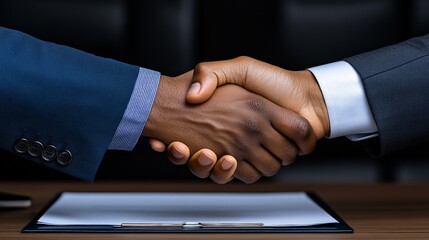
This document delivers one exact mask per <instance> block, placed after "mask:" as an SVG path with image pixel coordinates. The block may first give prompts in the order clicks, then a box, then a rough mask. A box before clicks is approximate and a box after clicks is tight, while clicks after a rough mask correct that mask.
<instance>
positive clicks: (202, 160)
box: [198, 153, 213, 166]
mask: <svg viewBox="0 0 429 240" xmlns="http://www.w3.org/2000/svg"><path fill="white" fill-rule="evenodd" d="M198 162H199V163H200V164H201V165H202V166H209V165H210V164H212V163H213V159H211V158H210V157H208V156H207V155H205V154H204V153H202V154H201V155H200V156H199V157H198Z"/></svg>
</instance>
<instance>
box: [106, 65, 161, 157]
mask: <svg viewBox="0 0 429 240" xmlns="http://www.w3.org/2000/svg"><path fill="white" fill-rule="evenodd" d="M160 76H161V74H160V73H159V72H156V71H152V70H149V69H145V68H140V70H139V74H138V76H137V80H136V83H135V85H134V90H133V92H132V94H131V98H130V101H129V102H128V105H127V108H126V110H125V112H124V116H123V117H122V120H121V122H120V123H119V126H118V128H117V129H116V132H115V135H114V136H113V139H112V142H111V144H110V146H109V149H111V150H126V151H131V150H133V148H134V147H135V145H136V144H137V142H138V140H139V139H140V136H141V133H142V131H143V128H144V126H145V124H146V121H147V119H148V117H149V114H150V111H151V109H152V105H153V102H154V99H155V96H156V91H157V89H158V84H159V79H160ZM112 101H114V99H112Z"/></svg>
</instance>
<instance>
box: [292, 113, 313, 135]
mask: <svg viewBox="0 0 429 240" xmlns="http://www.w3.org/2000/svg"><path fill="white" fill-rule="evenodd" d="M295 127H296V131H297V133H298V135H299V136H300V137H301V138H303V139H307V138H308V137H310V136H311V132H312V131H313V129H312V127H311V125H310V123H309V122H308V121H307V119H305V118H302V119H297V120H296V122H295Z"/></svg>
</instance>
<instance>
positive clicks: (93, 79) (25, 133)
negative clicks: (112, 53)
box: [0, 28, 139, 180]
mask: <svg viewBox="0 0 429 240" xmlns="http://www.w3.org/2000/svg"><path fill="white" fill-rule="evenodd" d="M138 71H139V68H138V67H137V66H132V65H128V64H124V63H121V62H117V61H114V60H111V59H106V58H100V57H97V56H94V55H91V54H88V53H85V52H82V51H79V50H75V49H72V48H69V47H65V46H61V45H57V44H53V43H48V42H44V41H40V40H37V39H35V38H33V37H31V36H28V35H26V34H24V33H21V32H18V31H14V30H10V29H6V28H0V119H1V121H0V147H1V148H3V149H5V150H8V151H11V152H16V153H17V154H19V155H21V156H22V157H24V158H27V159H30V160H32V161H35V162H38V163H41V164H44V165H47V166H49V167H52V168H55V169H57V170H59V171H62V172H65V173H67V174H70V175H73V176H75V177H78V178H81V179H84V180H92V179H93V178H94V176H95V173H96V171H97V169H98V166H99V164H100V162H101V160H102V158H103V156H104V153H105V152H106V150H107V148H108V147H109V144H110V143H111V141H112V138H113V136H114V134H115V131H116V129H117V127H118V125H119V122H120V121H121V119H122V116H123V113H124V111H125V109H126V106H127V104H128V101H129V99H130V96H131V93H132V90H133V88H134V83H135V81H136V79H137V74H138Z"/></svg>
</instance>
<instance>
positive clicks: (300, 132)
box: [271, 106, 317, 155]
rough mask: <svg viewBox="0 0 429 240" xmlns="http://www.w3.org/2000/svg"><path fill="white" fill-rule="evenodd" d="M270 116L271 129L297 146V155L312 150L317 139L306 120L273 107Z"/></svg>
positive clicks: (286, 110)
mask: <svg viewBox="0 0 429 240" xmlns="http://www.w3.org/2000/svg"><path fill="white" fill-rule="evenodd" d="M271 114H272V118H271V124H272V125H273V127H274V128H275V129H276V130H277V131H278V132H280V133H281V134H283V135H284V136H286V137H287V138H288V139H290V140H291V141H292V142H294V143H295V145H296V146H298V150H299V151H298V154H299V155H305V154H308V153H310V152H312V151H313V150H314V148H315V146H316V141H317V137H316V134H315V133H314V131H313V128H312V127H311V125H310V123H309V122H308V121H307V119H305V118H304V117H302V116H300V115H299V114H297V113H295V112H293V111H290V110H288V109H285V108H282V107H280V106H274V107H273V111H272V112H271Z"/></svg>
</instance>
